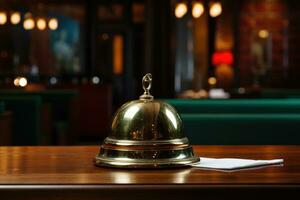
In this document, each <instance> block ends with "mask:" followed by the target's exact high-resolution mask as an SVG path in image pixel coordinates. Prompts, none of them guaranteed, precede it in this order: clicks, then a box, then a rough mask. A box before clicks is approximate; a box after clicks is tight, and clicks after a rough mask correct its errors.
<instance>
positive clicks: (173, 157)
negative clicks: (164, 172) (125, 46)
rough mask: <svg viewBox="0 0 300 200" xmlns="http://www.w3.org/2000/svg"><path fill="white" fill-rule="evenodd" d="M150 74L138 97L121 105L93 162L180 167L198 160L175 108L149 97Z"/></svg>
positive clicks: (99, 163) (115, 165)
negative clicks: (142, 92) (141, 93)
mask: <svg viewBox="0 0 300 200" xmlns="http://www.w3.org/2000/svg"><path fill="white" fill-rule="evenodd" d="M151 84H152V76H151V74H146V75H145V76H144V77H143V80H142V85H143V89H144V94H143V95H141V96H140V98H139V100H135V101H130V102H127V103H125V104H124V105H123V106H121V107H120V108H119V109H118V110H117V112H116V113H115V116H114V118H113V122H112V127H111V132H110V134H109V135H108V137H107V138H106V139H105V140H104V142H103V144H102V145H101V147H100V152H99V153H98V155H97V156H96V158H95V159H94V164H95V165H96V166H106V167H117V168H161V167H164V168H165V167H183V166H187V164H190V163H194V162H197V161H199V158H197V157H195V156H194V153H193V149H192V147H191V146H190V145H189V141H188V139H187V138H186V137H185V136H184V134H183V127H182V121H181V119H180V116H179V115H178V113H177V112H176V110H175V109H174V108H173V107H172V106H171V105H169V104H167V103H165V102H163V101H157V100H154V99H153V96H152V95H151V94H150V92H149V90H150V89H151Z"/></svg>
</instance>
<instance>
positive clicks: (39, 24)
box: [36, 18, 47, 31]
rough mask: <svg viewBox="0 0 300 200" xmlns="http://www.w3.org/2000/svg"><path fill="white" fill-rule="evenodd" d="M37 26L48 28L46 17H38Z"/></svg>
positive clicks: (40, 28) (42, 28)
mask: <svg viewBox="0 0 300 200" xmlns="http://www.w3.org/2000/svg"><path fill="white" fill-rule="evenodd" d="M36 26H37V28H38V29H39V30H41V31H42V30H45V29H46V26H47V23H46V20H45V19H42V18H40V19H38V20H37V22H36Z"/></svg>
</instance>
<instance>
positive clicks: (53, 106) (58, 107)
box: [0, 89, 78, 145]
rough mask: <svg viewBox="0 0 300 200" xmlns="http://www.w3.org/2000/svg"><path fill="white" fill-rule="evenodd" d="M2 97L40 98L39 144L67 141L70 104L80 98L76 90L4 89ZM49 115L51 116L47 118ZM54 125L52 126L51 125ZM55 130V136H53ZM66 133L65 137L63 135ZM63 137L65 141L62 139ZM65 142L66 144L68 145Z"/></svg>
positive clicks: (0, 94)
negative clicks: (74, 99) (75, 98)
mask: <svg viewBox="0 0 300 200" xmlns="http://www.w3.org/2000/svg"><path fill="white" fill-rule="evenodd" d="M0 96H4V97H16V98H17V97H20V98H22V97H32V98H35V97H36V98H39V99H40V101H41V103H42V109H43V111H42V114H43V115H42V116H41V117H42V119H44V118H45V119H46V120H43V121H42V122H41V124H40V126H41V130H42V131H43V133H42V132H40V134H41V135H40V136H41V137H42V138H41V140H40V143H39V144H48V145H49V144H52V143H53V141H55V143H57V141H58V140H59V141H62V140H64V141H66V139H65V137H67V136H66V135H67V132H68V131H69V128H70V115H71V114H70V112H72V114H73V113H74V112H73V111H71V110H70V108H71V106H70V102H71V101H72V99H73V98H74V97H77V96H78V92H77V91H76V90H70V89H59V90H44V91H26V90H16V89H3V90H0ZM45 114H49V115H50V116H45ZM49 123H52V124H49ZM53 130H54V133H55V134H51V133H52V131H53ZM62 133H64V134H65V135H62ZM60 137H63V138H64V139H61V138H60ZM66 143H67V142H65V143H64V144H66Z"/></svg>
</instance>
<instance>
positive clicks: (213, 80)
mask: <svg viewBox="0 0 300 200" xmlns="http://www.w3.org/2000/svg"><path fill="white" fill-rule="evenodd" d="M207 82H208V84H209V85H216V84H217V79H216V78H215V77H209V78H208V81H207Z"/></svg>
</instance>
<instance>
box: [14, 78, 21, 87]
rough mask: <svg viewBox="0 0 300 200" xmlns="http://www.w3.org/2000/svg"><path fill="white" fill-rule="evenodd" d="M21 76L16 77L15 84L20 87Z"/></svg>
mask: <svg viewBox="0 0 300 200" xmlns="http://www.w3.org/2000/svg"><path fill="white" fill-rule="evenodd" d="M19 79H20V78H19V77H17V78H15V79H14V85H15V86H16V87H18V86H19V85H20V84H19Z"/></svg>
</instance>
